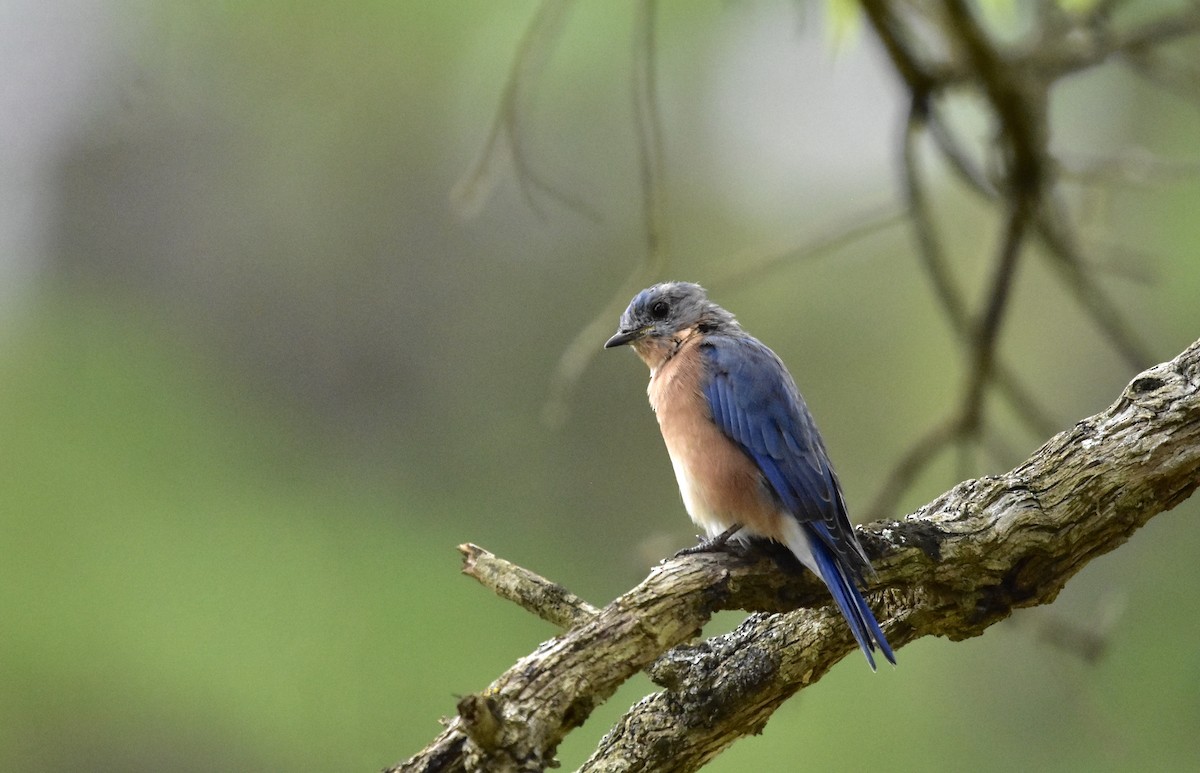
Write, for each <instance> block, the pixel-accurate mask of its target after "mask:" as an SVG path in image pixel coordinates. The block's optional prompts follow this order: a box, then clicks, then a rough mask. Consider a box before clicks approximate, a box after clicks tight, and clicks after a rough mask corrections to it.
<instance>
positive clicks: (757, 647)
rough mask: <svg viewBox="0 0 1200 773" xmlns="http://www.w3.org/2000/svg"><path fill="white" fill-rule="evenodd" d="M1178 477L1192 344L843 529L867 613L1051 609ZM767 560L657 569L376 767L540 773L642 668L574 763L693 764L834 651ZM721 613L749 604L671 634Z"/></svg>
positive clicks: (961, 635)
mask: <svg viewBox="0 0 1200 773" xmlns="http://www.w3.org/2000/svg"><path fill="white" fill-rule="evenodd" d="M1198 484H1200V341H1197V342H1196V343H1194V344H1192V346H1190V347H1189V348H1188V349H1187V350H1186V351H1184V352H1183V353H1182V354H1180V355H1179V356H1178V357H1177V358H1175V359H1174V360H1172V361H1170V362H1166V363H1163V364H1161V365H1158V366H1155V367H1154V368H1151V369H1150V370H1148V371H1145V372H1144V373H1142V374H1140V375H1139V376H1138V377H1136V378H1135V379H1134V380H1133V381H1132V382H1131V383H1130V384H1129V386H1128V387H1127V388H1126V389H1125V390H1124V392H1123V393H1122V394H1121V396H1120V397H1119V398H1118V400H1117V401H1116V402H1115V403H1114V404H1113V405H1112V406H1110V407H1109V408H1108V409H1107V410H1105V411H1103V412H1101V413H1099V414H1096V415H1095V416H1092V417H1090V418H1087V419H1084V420H1082V421H1080V422H1078V423H1077V424H1076V425H1075V426H1074V427H1072V428H1071V429H1069V430H1067V431H1065V432H1061V433H1059V434H1058V435H1056V436H1055V437H1053V438H1051V439H1050V441H1048V442H1047V443H1046V444H1045V445H1043V446H1042V447H1041V448H1039V449H1038V450H1037V451H1035V452H1034V453H1033V455H1032V456H1030V457H1029V459H1027V460H1026V461H1025V462H1024V463H1022V464H1021V465H1019V466H1018V467H1016V468H1015V469H1013V470H1012V471H1010V472H1008V473H1006V474H1004V475H1000V476H997V477H988V478H980V479H976V480H968V481H965V482H963V483H960V484H959V485H957V486H955V487H954V488H953V489H951V490H950V491H948V492H946V493H945V494H943V495H942V496H941V497H939V498H938V499H936V500H934V501H933V502H931V503H929V504H928V505H926V506H924V507H922V508H921V509H920V510H918V511H916V512H915V513H913V514H911V515H909V516H908V517H907V518H905V519H904V520H903V521H900V522H896V521H882V522H877V523H874V524H872V525H870V526H869V527H867V528H865V529H863V530H862V536H863V538H864V542H865V543H866V545H867V547H868V552H870V553H871V554H872V555H873V556H874V557H875V559H876V560H875V567H876V570H877V573H876V575H875V576H874V577H873V578H872V580H871V582H870V586H869V587H868V588H867V589H866V590H867V594H868V595H869V596H870V597H871V599H870V601H871V606H872V608H873V609H875V610H877V612H878V616H879V618H880V622H881V623H882V625H883V627H884V629H885V630H886V632H887V635H888V638H889V640H890V641H891V642H892V644H893V646H896V647H899V646H902V645H904V644H906V643H908V642H910V641H912V640H914V639H916V638H919V637H921V636H931V635H932V636H944V637H947V638H949V639H951V640H955V641H958V640H961V639H966V638H969V637H972V636H977V635H979V634H980V633H982V632H983V631H984V630H985V629H986V628H987V627H989V626H990V625H992V624H994V623H996V622H998V621H1000V620H1003V619H1004V618H1006V617H1008V616H1009V614H1011V613H1012V611H1013V610H1014V609H1017V608H1019V607H1029V606H1035V605H1038V604H1046V603H1049V602H1051V601H1053V600H1054V599H1055V597H1056V596H1057V595H1058V592H1059V591H1060V590H1061V589H1062V587H1063V586H1064V584H1065V583H1066V581H1067V580H1068V579H1070V577H1072V576H1073V575H1074V574H1075V573H1076V572H1078V571H1079V570H1080V569H1081V568H1082V567H1083V566H1085V565H1086V564H1087V563H1088V562H1089V561H1091V560H1092V559H1094V558H1096V557H1097V556H1100V555H1102V554H1104V553H1107V552H1108V551H1110V550H1113V549H1114V548H1116V547H1118V546H1120V545H1121V544H1122V543H1124V542H1125V540H1127V539H1128V538H1129V536H1130V535H1131V534H1132V533H1133V532H1134V531H1136V530H1137V529H1138V528H1139V527H1141V526H1142V525H1143V524H1145V523H1146V522H1147V521H1148V520H1149V519H1150V518H1152V517H1153V516H1154V515H1157V514H1158V513H1160V512H1164V511H1166V510H1169V509H1171V508H1172V507H1174V506H1175V505H1177V504H1179V503H1180V502H1182V501H1183V500H1184V499H1186V498H1187V497H1188V496H1189V495H1190V494H1191V493H1192V492H1193V491H1194V490H1195V489H1196V487H1197V485H1198ZM781 561H782V559H781V558H780V556H779V554H778V553H777V552H774V551H768V550H765V549H764V550H752V551H749V552H746V553H733V554H716V555H700V556H688V557H684V558H678V559H672V560H669V561H665V562H664V563H662V564H660V565H658V566H657V567H655V568H654V569H653V570H652V571H651V573H650V575H649V576H648V577H647V578H646V580H644V581H643V582H642V583H641V584H640V585H639V586H637V587H636V588H634V589H633V590H631V591H629V592H628V593H626V594H624V595H623V596H621V597H619V598H617V599H616V600H615V601H613V602H612V603H610V604H609V605H608V606H606V607H604V608H603V609H602V610H600V611H599V612H598V613H597V614H595V615H594V616H593V615H590V614H586V613H585V614H582V615H580V617H581V618H582V622H579V623H578V624H576V625H575V626H574V627H573V628H571V629H570V630H568V631H566V632H565V633H563V634H562V635H560V636H558V637H556V638H554V639H551V640H550V641H547V642H545V643H543V644H542V645H541V646H539V647H538V648H537V649H536V650H535V651H534V652H533V653H531V654H530V655H528V656H526V657H525V658H522V659H521V660H520V661H518V662H517V663H516V664H515V665H514V666H513V667H512V668H511V669H509V670H508V671H507V672H505V673H504V674H502V675H501V676H500V677H499V678H497V679H496V681H494V682H493V683H492V684H491V685H490V686H489V687H488V688H487V689H486V690H484V691H483V692H481V693H478V694H475V695H470V696H467V697H466V698H464V699H463V700H462V701H460V703H459V715H458V716H457V717H455V718H454V719H452V720H450V721H449V723H448V725H447V727H446V729H445V730H444V731H443V732H442V733H441V735H439V736H438V737H437V738H436V739H435V740H434V741H433V742H432V743H431V744H430V745H429V746H427V747H426V748H425V749H423V750H421V751H420V752H419V753H417V754H416V755H415V756H414V757H412V758H411V759H409V760H408V761H406V762H403V763H400V764H398V765H397V766H395V767H394V768H391V770H393V771H465V770H489V771H518V770H521V771H525V770H541V769H543V768H544V767H546V766H548V765H550V764H552V763H553V756H554V753H555V749H556V748H557V746H558V743H559V742H560V741H561V740H562V739H563V737H564V736H565V735H566V734H567V733H568V732H569V731H570V730H572V729H574V728H575V727H577V726H579V725H580V724H582V723H583V721H584V720H585V719H586V718H587V716H588V715H589V714H590V712H591V711H592V709H593V708H594V707H595V706H596V705H598V704H599V703H600V702H602V701H603V700H605V699H606V698H608V697H609V696H610V695H612V693H613V691H615V690H616V688H617V687H618V686H619V685H620V684H621V683H622V682H624V681H625V680H626V679H628V678H629V677H630V676H632V675H633V674H635V673H637V672H638V671H640V670H643V669H646V670H647V671H648V672H649V673H650V675H651V677H652V678H653V679H655V681H656V682H658V683H659V684H660V685H662V686H663V687H665V689H664V691H662V692H659V693H656V694H654V695H652V696H649V697H648V698H646V699H644V700H642V701H641V702H639V703H638V704H637V705H636V706H634V707H633V708H632V709H630V711H629V712H628V713H627V714H626V715H625V716H624V717H623V718H622V720H621V721H620V722H619V723H618V724H617V725H616V727H614V728H613V730H612V731H611V732H610V733H609V734H608V735H607V736H606V737H605V738H604V740H603V741H602V742H601V745H600V747H599V748H598V749H597V751H596V752H595V754H594V755H593V756H592V757H591V759H589V760H588V761H587V762H586V763H585V765H584V767H583V769H584V770H588V771H600V770H605V771H607V770H656V771H657V770H663V771H691V770H695V769H696V768H698V767H700V766H701V765H702V764H704V762H706V761H707V760H709V759H711V758H712V757H713V756H715V755H716V754H718V753H719V752H720V751H721V750H722V749H724V748H725V747H726V746H728V745H729V744H730V743H732V742H733V741H734V740H736V739H737V738H739V737H741V736H743V735H747V734H750V733H754V732H757V731H759V730H761V728H762V727H763V725H764V724H765V723H766V721H767V719H768V718H769V717H770V715H771V713H772V712H773V711H774V710H775V709H776V708H777V707H778V706H779V705H780V704H781V703H782V702H783V701H784V700H786V699H787V698H788V697H789V696H791V695H792V694H794V693H795V692H796V691H798V690H800V689H802V688H803V687H806V686H808V685H810V684H812V683H814V682H816V681H817V680H818V679H820V677H821V676H823V675H824V674H825V672H826V671H828V669H829V668H830V667H831V666H832V665H833V664H834V663H836V662H837V661H838V660H840V659H841V658H842V657H844V656H845V655H846V654H847V653H849V652H850V651H851V650H853V649H854V642H853V640H852V638H851V636H850V633H849V631H848V629H847V628H846V626H845V625H844V624H842V623H841V622H840V620H839V619H838V617H837V615H836V613H835V612H834V611H833V610H832V608H831V607H830V606H829V598H828V595H827V593H826V592H825V591H824V589H823V588H821V587H820V584H819V582H817V581H816V580H814V579H813V578H812V577H811V576H809V575H807V574H805V573H800V572H799V571H798V570H796V569H795V568H794V566H793V565H791V564H787V563H781ZM781 567H782V568H783V569H784V571H781ZM721 609H747V610H756V611H758V612H759V614H754V615H751V616H750V617H749V618H748V619H747V620H746V621H745V622H744V623H743V624H742V625H741V626H739V627H738V628H737V629H736V630H735V631H733V632H731V633H729V634H725V635H723V636H717V637H714V638H712V639H709V640H707V641H702V642H700V643H698V644H694V645H687V646H680V645H681V644H683V643H684V642H686V641H688V640H689V639H692V638H693V637H694V636H695V635H696V634H697V633H698V632H699V631H700V629H701V628H702V626H703V625H704V623H705V622H707V620H708V619H709V617H710V616H711V615H712V614H713V613H714V612H716V611H718V610H721ZM568 617H569V616H568ZM664 653H665V654H664Z"/></svg>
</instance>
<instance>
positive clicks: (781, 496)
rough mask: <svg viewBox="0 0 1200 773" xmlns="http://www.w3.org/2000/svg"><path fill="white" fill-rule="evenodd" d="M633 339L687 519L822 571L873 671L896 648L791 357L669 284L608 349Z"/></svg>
mask: <svg viewBox="0 0 1200 773" xmlns="http://www.w3.org/2000/svg"><path fill="white" fill-rule="evenodd" d="M625 344H629V345H631V346H632V347H633V350H634V352H636V353H637V355H638V357H640V358H641V359H642V361H643V362H645V363H646V364H647V365H648V366H650V386H649V387H648V388H647V392H648V393H649V395H650V406H651V407H652V408H653V409H654V412H655V415H656V416H657V417H658V426H659V429H661V430H662V436H663V440H664V441H666V445H667V452H668V453H669V454H670V456H671V465H672V466H673V467H674V468H675V478H676V480H677V481H678V483H679V492H680V494H681V495H682V497H683V503H684V506H685V507H686V508H687V512H688V515H689V516H691V518H692V521H693V522H695V524H696V525H697V526H699V527H700V528H702V529H703V530H704V531H705V533H706V534H707V536H708V539H707V540H706V541H704V542H702V543H701V544H700V545H698V546H697V547H696V548H694V549H692V550H691V551H685V552H695V551H699V550H708V549H713V548H715V547H718V546H720V545H722V544H724V543H725V541H727V540H728V539H731V538H732V539H736V540H738V541H745V540H748V539H749V538H753V537H758V538H766V539H770V540H774V541H776V542H778V543H781V544H783V545H784V546H786V547H787V548H788V550H790V551H791V552H792V554H794V555H795V556H796V558H797V559H799V560H800V563H801V564H803V565H804V566H805V567H807V568H808V569H809V570H810V571H811V572H813V574H815V575H817V577H820V578H821V580H822V581H823V582H824V583H825V585H826V586H827V587H828V588H829V592H830V593H831V594H832V596H833V600H834V602H835V603H836V604H837V607H838V609H839V610H840V611H841V613H842V616H843V617H844V618H845V619H846V622H847V624H849V626H850V630H851V632H853V634H854V639H855V641H857V642H858V646H859V647H860V648H861V649H862V651H863V654H864V655H866V657H867V663H868V664H870V666H871V669H872V670H874V669H875V658H874V656H873V654H872V653H873V652H874V651H875V648H876V647H878V648H879V650H880V651H881V652H882V653H883V656H884V657H885V658H887V659H888V661H889V662H891V663H893V664H895V662H896V658H895V655H894V654H893V653H892V648H891V646H890V645H889V644H888V641H887V638H886V637H884V635H883V631H882V630H880V628H879V623H878V621H876V619H875V616H874V615H872V614H871V609H870V607H868V606H867V602H866V601H865V600H864V599H863V596H862V593H860V592H859V590H858V588H857V587H856V583H861V582H862V578H863V575H864V573H866V572H869V571H871V562H870V560H869V559H868V558H867V555H866V553H864V552H863V549H862V546H861V545H860V544H859V543H858V539H857V538H856V537H855V535H854V529H853V527H851V525H850V519H849V517H848V516H847V515H846V503H845V501H844V500H843V498H842V490H841V486H840V485H839V484H838V479H837V475H835V474H834V472H833V467H832V465H831V464H830V462H829V455H828V454H827V453H826V452H825V444H824V442H823V441H822V440H821V435H820V433H819V432H817V426H816V424H815V423H814V422H813V418H812V415H811V414H810V413H809V412H808V407H807V406H806V405H805V404H804V398H803V397H801V396H800V391H799V390H798V389H797V388H796V382H795V381H793V380H792V376H791V374H789V373H788V370H787V368H786V367H784V364H783V362H782V361H781V360H780V359H779V357H778V356H777V355H776V354H775V352H773V351H771V350H770V349H768V348H767V347H766V345H764V344H763V343H762V342H760V341H759V340H758V339H757V338H755V337H754V336H752V335H750V334H749V333H747V332H746V331H745V330H743V329H742V326H741V325H740V324H738V322H737V320H736V319H735V318H734V316H733V314H731V313H729V312H728V311H726V310H725V309H723V308H721V307H720V306H718V305H717V304H715V303H713V302H712V301H710V300H709V299H708V295H707V294H706V293H705V291H704V288H703V287H701V286H700V285H697V284H691V283H687V282H666V283H663V284H657V285H654V286H653V287H650V288H647V289H645V290H642V291H641V292H640V293H638V294H637V295H635V296H634V298H633V300H632V301H631V302H630V304H629V308H627V309H626V310H625V313H624V314H622V315H621V322H620V328H619V329H618V331H617V333H616V335H614V336H613V337H612V338H609V339H608V341H607V342H605V344H604V348H606V349H610V348H613V347H616V346H623V345H625Z"/></svg>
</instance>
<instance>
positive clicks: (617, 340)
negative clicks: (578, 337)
mask: <svg viewBox="0 0 1200 773" xmlns="http://www.w3.org/2000/svg"><path fill="white" fill-rule="evenodd" d="M644 335H646V328H639V329H637V330H621V331H618V332H617V334H616V335H614V336H613V337H612V338H610V339H608V340H607V341H605V342H604V348H605V349H612V348H614V347H617V346H624V345H625V344H628V343H632V342H634V341H636V340H638V339H639V338H641V337H642V336H644Z"/></svg>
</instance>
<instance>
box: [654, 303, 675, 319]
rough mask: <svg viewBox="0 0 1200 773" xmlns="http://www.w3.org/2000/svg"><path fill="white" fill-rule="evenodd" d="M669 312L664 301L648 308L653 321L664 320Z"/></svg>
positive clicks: (668, 307)
mask: <svg viewBox="0 0 1200 773" xmlns="http://www.w3.org/2000/svg"><path fill="white" fill-rule="evenodd" d="M670 310H671V307H670V306H668V305H667V302H666V301H657V302H656V303H655V304H654V305H653V306H651V307H650V316H651V317H654V318H655V319H666V317H667V312H669V311H670Z"/></svg>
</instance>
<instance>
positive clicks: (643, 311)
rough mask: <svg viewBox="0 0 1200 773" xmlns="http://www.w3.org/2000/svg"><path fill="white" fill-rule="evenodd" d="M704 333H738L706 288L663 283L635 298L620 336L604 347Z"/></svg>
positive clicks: (735, 323)
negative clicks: (682, 333) (684, 332)
mask: <svg viewBox="0 0 1200 773" xmlns="http://www.w3.org/2000/svg"><path fill="white" fill-rule="evenodd" d="M689 328H697V329H699V330H700V332H703V333H726V334H729V333H739V332H741V329H742V328H741V326H740V325H738V323H737V320H736V319H735V318H734V316H733V315H732V314H730V313H729V312H728V311H726V310H725V309H723V308H721V307H720V306H718V305H717V304H715V303H713V302H712V301H710V300H709V299H708V294H707V293H706V292H705V291H704V288H703V287H701V286H700V285H698V284H692V283H691V282H663V283H662V284H656V285H654V286H653V287H647V288H646V289H645V290H642V291H641V292H640V293H638V294H637V295H635V296H634V297H633V300H632V301H630V302H629V308H627V309H625V313H624V314H622V315H621V323H620V328H619V329H618V331H617V334H616V335H614V336H613V337H612V338H610V339H608V342H607V343H606V344H605V347H606V348H607V347H613V346H620V345H621V344H627V343H631V342H633V341H636V340H638V339H640V338H669V337H671V336H673V335H675V334H676V333H678V332H679V331H681V330H687V329H689Z"/></svg>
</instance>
